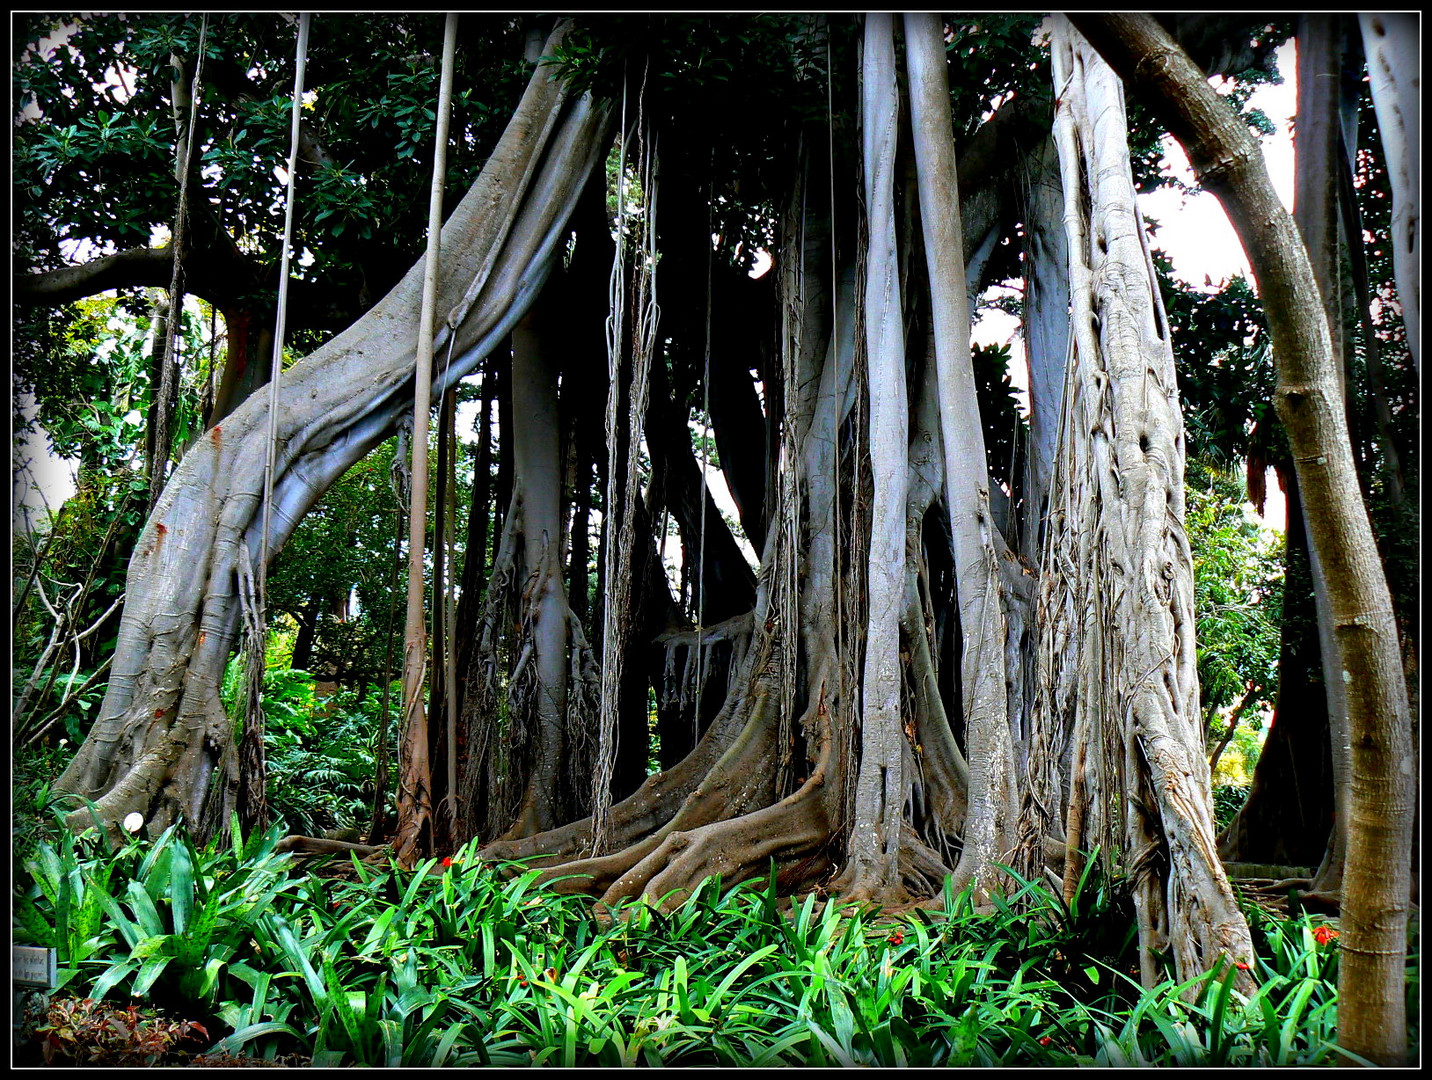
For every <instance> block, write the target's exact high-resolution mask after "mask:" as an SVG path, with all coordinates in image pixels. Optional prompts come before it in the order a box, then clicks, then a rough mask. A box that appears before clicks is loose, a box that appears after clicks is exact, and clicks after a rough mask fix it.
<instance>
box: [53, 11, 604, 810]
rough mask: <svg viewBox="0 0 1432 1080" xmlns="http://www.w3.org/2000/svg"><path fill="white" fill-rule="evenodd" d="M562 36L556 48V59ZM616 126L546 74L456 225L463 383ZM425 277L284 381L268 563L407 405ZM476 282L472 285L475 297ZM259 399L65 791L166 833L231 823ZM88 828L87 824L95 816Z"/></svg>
mask: <svg viewBox="0 0 1432 1080" xmlns="http://www.w3.org/2000/svg"><path fill="white" fill-rule="evenodd" d="M562 32H563V30H562V29H561V28H559V30H558V31H557V32H556V33H555V34H554V40H553V41H549V48H551V47H552V46H553V44H554V43H555V40H556V38H558V37H559V36H560V34H561V33H562ZM609 131H610V127H609V118H608V114H607V110H606V109H605V108H603V107H599V106H597V105H596V104H595V103H594V102H593V101H592V100H591V99H590V98H586V97H582V98H578V97H576V96H574V95H572V94H571V92H570V91H569V89H568V88H567V87H566V86H564V85H563V84H562V83H561V82H560V81H559V80H557V79H555V78H553V77H552V75H551V69H549V68H546V67H539V68H538V69H537V71H536V73H535V74H534V76H533V78H532V81H531V82H530V83H529V85H528V88H527V91H526V92H525V94H524V96H523V99H522V102H521V103H520V104H519V106H518V108H517V110H516V111H515V113H514V115H513V118H512V120H511V122H510V123H509V125H508V127H507V130H506V131H505V132H504V134H503V137H502V139H501V140H500V141H499V143H498V146H497V147H496V149H495V150H494V151H493V154H492V156H491V158H490V159H489V160H488V163H487V165H486V166H485V167H484V169H483V172H482V175H481V176H480V177H479V179H478V180H477V182H476V183H475V184H474V185H473V188H472V189H471V190H470V191H469V192H468V193H467V195H466V196H465V197H464V198H463V199H462V201H461V202H460V203H459V204H458V206H457V207H456V208H455V209H454V211H453V213H452V215H451V216H450V217H449V220H448V222H447V224H446V226H444V229H443V250H444V251H446V252H448V253H449V254H450V259H448V258H445V259H444V264H443V267H442V274H441V278H440V281H439V310H447V309H449V308H453V307H458V308H459V311H458V313H457V317H456V319H455V320H454V321H455V322H456V324H457V329H456V331H455V333H454V332H453V331H452V330H450V329H448V328H444V329H442V330H440V331H439V333H438V335H437V342H436V344H437V347H438V348H440V349H442V348H446V347H447V345H448V339H449V337H450V336H453V337H454V340H453V341H452V348H453V363H452V366H451V367H450V368H449V369H448V370H447V372H446V379H445V380H443V381H441V385H439V386H437V387H436V389H437V390H438V391H439V392H441V391H442V390H444V389H446V386H447V385H448V384H450V383H452V382H455V381H456V380H458V379H460V378H462V377H463V376H465V375H466V374H467V373H468V372H469V371H470V370H471V369H472V368H473V367H474V366H475V365H476V363H477V362H478V361H479V360H480V359H481V358H482V357H483V356H484V355H485V354H486V353H487V352H488V351H489V350H490V349H492V348H493V347H494V346H495V345H496V344H497V342H498V341H500V340H501V338H502V336H503V335H504V334H505V333H506V332H507V331H508V330H509V329H510V327H511V326H512V325H513V324H515V323H516V321H517V319H518V318H520V317H521V315H522V314H523V313H524V311H525V310H526V308H527V306H528V305H529V304H530V303H531V301H532V299H533V298H534V297H535V295H536V294H537V292H538V290H539V289H540V288H541V286H542V284H543V282H544V281H545V279H546V277H547V275H548V273H549V272H550V270H551V267H552V265H553V262H554V260H555V259H556V258H558V257H560V244H561V242H562V240H563V239H564V238H565V231H564V230H565V225H566V221H567V219H568V217H569V216H570V213H571V210H572V207H573V206H574V204H575V202H576V199H577V196H578V194H579V193H580V191H581V188H582V185H583V184H584V182H585V180H586V177H587V175H588V174H589V173H590V171H591V169H592V168H593V167H594V165H595V164H596V163H597V162H598V161H600V160H601V157H602V154H603V151H604V149H605V146H604V136H605V135H606V133H607V132H609ZM420 286H421V267H415V268H413V269H412V270H410V271H409V273H408V274H407V275H406V276H405V277H404V279H403V280H402V281H401V282H400V283H399V284H398V285H397V286H395V287H394V289H393V290H392V291H391V292H390V293H389V294H388V296H387V297H385V298H384V299H383V300H382V301H381V302H380V303H379V304H378V305H377V306H376V307H374V308H373V310H371V311H370V312H369V313H368V314H367V315H366V316H364V317H363V318H362V319H360V320H359V321H358V322H357V323H355V324H354V325H353V326H352V327H350V328H349V329H348V330H347V331H345V332H344V333H342V334H340V335H338V336H337V337H336V338H334V339H333V340H332V341H331V342H329V343H328V344H327V345H325V346H323V347H322V348H321V349H319V350H317V351H316V352H315V353H313V354H312V355H310V356H309V357H307V358H306V359H304V360H303V361H301V362H300V363H298V364H296V365H295V366H294V367H293V368H292V369H290V371H289V372H287V373H286V374H287V376H288V378H287V380H286V388H285V392H284V395H283V401H282V403H281V411H280V416H279V441H280V447H281V449H280V454H279V459H278V472H277V474H276V476H275V480H274V506H273V529H274V535H273V536H272V537H271V538H270V544H269V552H270V557H271V558H272V557H274V556H276V555H277V554H278V552H279V551H281V549H282V547H283V544H284V542H285V541H287V539H288V538H289V536H290V535H292V532H293V529H294V527H295V526H296V525H297V523H298V521H299V520H300V519H301V518H302V516H303V515H304V513H306V512H307V510H308V509H309V508H310V507H311V506H312V505H313V504H314V503H315V502H316V501H317V500H318V498H319V497H320V496H321V495H322V494H323V492H324V491H326V490H327V488H328V487H329V486H330V485H331V484H332V483H333V482H334V481H335V480H337V479H338V477H340V476H341V475H342V474H343V472H344V471H345V470H346V469H347V468H348V467H349V466H350V465H352V464H353V463H354V462H356V461H358V460H359V459H360V458H361V457H363V455H365V454H366V453H367V452H368V451H369V450H371V449H372V448H373V447H374V446H376V445H377V444H378V443H379V442H381V441H382V440H383V439H385V438H387V437H388V436H389V435H390V434H391V433H392V432H393V431H394V430H396V428H397V425H398V423H399V421H400V419H401V418H402V417H403V415H404V414H405V413H407V412H409V411H410V410H411V403H412V400H413V394H414V384H413V374H412V373H413V362H414V355H415V351H416V343H415V341H414V338H413V334H412V328H413V327H414V326H415V325H416V322H417V317H418V307H419V299H420V297H419V291H420ZM474 286H476V287H475V288H474ZM262 406H263V403H262V402H254V401H252V400H250V401H249V402H247V403H245V404H244V405H243V406H241V407H239V408H238V409H237V410H235V412H234V413H232V414H231V415H230V416H229V417H228V418H227V419H226V420H225V421H224V422H223V423H222V424H220V425H216V426H215V427H213V428H211V429H210V431H209V432H207V433H206V434H205V436H204V438H203V439H201V440H200V441H199V442H198V443H197V444H196V445H195V446H194V447H193V448H192V449H191V450H190V451H189V453H188V454H187V455H186V456H185V458H184V460H183V462H181V464H180V466H179V468H178V469H177V470H176V472H175V474H174V476H173V477H172V478H171V480H170V482H169V484H168V486H167V487H166V489H165V492H164V494H163V495H162V496H161V497H160V500H159V503H158V504H157V505H156V507H155V511H154V513H153V514H152V515H151V517H150V520H149V522H148V523H147V524H146V525H145V528H144V530H143V531H142V532H141V534H140V539H139V542H138V545H137V546H136V549H135V553H134V556H133V558H132V560H131V562H130V568H129V577H128V584H127V599H126V604H125V609H124V614H123V616H122V619H121V624H120V631H119V639H118V643H117V646H116V652H115V660H114V666H113V669H112V675H111V679H110V683H109V688H108V690H107V692H106V695H105V700H104V703H103V704H102V705H101V707H100V711H99V716H98V718H97V720H96V722H95V724H94V726H93V728H92V729H91V732H90V735H89V737H88V738H87V739H86V741H85V744H84V745H83V746H82V747H81V748H80V751H79V753H78V754H77V755H76V757H75V759H74V760H73V761H72V762H71V764H70V766H69V768H68V769H66V771H65V773H64V775H63V776H61V777H60V779H59V781H58V782H57V788H58V789H59V790H61V791H64V792H66V793H68V794H72V795H78V796H82V797H85V798H89V799H93V800H95V801H96V803H97V805H98V809H99V813H100V815H101V818H102V820H104V821H105V822H107V823H113V822H116V821H118V820H120V819H122V818H123V817H124V816H125V815H126V814H128V813H129V812H131V811H138V812H140V813H141V814H143V815H144V816H145V817H146V818H147V819H148V828H149V829H150V830H151V831H156V832H157V831H159V830H162V829H163V828H164V827H166V826H167V825H169V824H170V823H172V822H173V821H174V820H176V819H177V818H178V817H180V816H181V815H182V816H183V817H185V818H186V819H187V820H188V821H189V822H190V824H191V826H192V827H194V828H195V829H196V831H197V832H199V833H200V834H201V835H212V834H214V833H215V832H218V831H220V830H221V829H222V828H223V827H224V826H225V824H226V822H227V819H228V812H229V809H230V807H231V805H232V797H233V785H234V782H235V779H236V776H235V762H234V759H233V753H232V751H233V746H232V742H233V740H232V733H231V727H230V723H229V720H228V718H227V717H226V716H225V715H224V711H223V708H222V706H221V704H220V701H219V690H218V688H219V683H220V679H221V677H222V674H223V667H224V663H225V661H226V660H227V658H228V655H229V653H230V651H231V648H232V645H233V642H234V636H235V630H236V624H237V618H238V606H237V593H236V571H237V567H238V548H239V545H241V544H243V545H247V546H248V548H249V550H250V553H251V555H254V556H256V555H257V552H258V550H259V535H258V532H259V523H258V509H259V501H260V495H261V491H262V485H263V466H264V458H265V455H266V440H265V435H266V432H265V430H264V427H265V419H266V417H265V410H264V408H263V407H262ZM70 820H71V823H72V824H73V825H74V826H75V827H77V828H83V827H85V825H87V824H88V823H89V821H90V818H89V814H88V812H87V811H86V810H84V809H81V810H80V811H78V812H77V813H76V814H73V815H72V816H71V818H70Z"/></svg>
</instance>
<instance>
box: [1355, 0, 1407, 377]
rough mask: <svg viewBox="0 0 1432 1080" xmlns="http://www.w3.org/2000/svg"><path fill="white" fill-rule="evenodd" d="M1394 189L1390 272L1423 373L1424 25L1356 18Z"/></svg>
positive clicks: (1384, 16)
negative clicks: (1421, 48) (1421, 79)
mask: <svg viewBox="0 0 1432 1080" xmlns="http://www.w3.org/2000/svg"><path fill="white" fill-rule="evenodd" d="M1357 18H1358V24H1359V25H1360V26H1361V28H1362V46H1363V51H1364V52H1365V53H1366V54H1367V69H1368V75H1369V76H1370V80H1371V83H1372V106H1373V109H1374V110H1375V111H1376V113H1377V126H1378V129H1379V131H1380V132H1381V134H1382V151H1383V156H1384V157H1385V158H1386V160H1387V178H1388V181H1389V183H1390V184H1391V186H1392V267H1393V273H1394V274H1395V275H1396V278H1397V298H1398V300H1399V301H1400V302H1401V304H1402V319H1403V322H1404V323H1406V325H1407V347H1408V348H1409V349H1410V350H1411V351H1412V363H1413V364H1414V365H1415V366H1416V367H1417V370H1418V372H1419V373H1420V372H1421V370H1422V362H1421V355H1422V276H1421V274H1422V185H1421V176H1422V166H1421V161H1422V157H1421V153H1422V145H1421V135H1422V130H1421V127H1420V126H1419V125H1420V120H1421V115H1420V114H1421V101H1422V94H1421V85H1420V82H1419V78H1418V73H1419V71H1420V70H1421V63H1420V57H1419V54H1418V44H1419V42H1420V41H1421V33H1420V31H1421V25H1420V23H1419V22H1418V19H1417V16H1416V15H1414V14H1412V13H1410V12H1401V13H1395V14H1389V13H1383V12H1379V13H1376V14H1366V13H1364V14H1360V15H1358V17H1357Z"/></svg>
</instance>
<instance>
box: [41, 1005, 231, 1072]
mask: <svg viewBox="0 0 1432 1080" xmlns="http://www.w3.org/2000/svg"><path fill="white" fill-rule="evenodd" d="M31 1031H32V1033H33V1036H34V1038H35V1039H36V1040H38V1041H39V1043H40V1048H41V1053H42V1054H43V1056H44V1059H45V1064H46V1065H104V1066H131V1067H132V1066H138V1065H155V1064H158V1063H159V1062H160V1060H161V1059H163V1058H164V1057H165V1056H166V1055H168V1054H170V1053H172V1052H173V1051H174V1050H175V1049H176V1048H178V1047H181V1046H182V1045H183V1044H185V1043H191V1044H196V1045H195V1048H196V1049H197V1048H198V1046H199V1045H202V1044H203V1043H206V1042H208V1041H209V1032H208V1031H207V1030H206V1029H205V1028H204V1026H203V1025H202V1024H199V1023H197V1022H195V1021H191V1020H178V1021H175V1020H166V1019H164V1018H163V1017H161V1016H159V1015H158V1014H157V1013H156V1012H155V1011H154V1010H153V1009H141V1008H140V1007H139V1006H138V1005H133V1004H131V1005H129V1006H125V1007H121V1006H118V1005H113V1004H109V1003H106V1002H102V1001H95V1000H94V999H93V998H61V999H59V1000H56V1001H52V1002H50V1006H49V1008H48V1009H47V1010H46V1012H45V1016H44V1019H43V1022H42V1023H40V1024H37V1025H35V1026H34V1027H33V1028H32V1029H31Z"/></svg>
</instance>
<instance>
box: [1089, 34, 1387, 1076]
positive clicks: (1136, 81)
mask: <svg viewBox="0 0 1432 1080" xmlns="http://www.w3.org/2000/svg"><path fill="white" fill-rule="evenodd" d="M1076 18H1077V20H1078V23H1079V25H1080V27H1081V29H1084V30H1085V32H1086V33H1088V34H1089V35H1091V40H1093V41H1094V43H1095V45H1096V46H1097V47H1098V48H1099V50H1100V51H1101V52H1102V53H1103V54H1104V55H1105V56H1106V57H1107V58H1108V59H1109V61H1110V63H1111V64H1113V65H1114V66H1115V67H1116V68H1117V69H1118V70H1119V71H1120V72H1122V73H1123V74H1124V76H1125V78H1126V79H1128V81H1129V83H1130V85H1131V86H1132V87H1133V88H1134V89H1135V90H1136V91H1137V92H1138V93H1140V94H1141V95H1143V97H1144V99H1145V100H1146V101H1148V103H1149V104H1150V106H1151V107H1152V108H1153V109H1154V111H1155V112H1156V114H1157V115H1159V116H1160V117H1161V119H1163V121H1164V122H1165V123H1167V124H1168V125H1169V129H1170V130H1171V131H1172V132H1173V134H1174V135H1175V137H1177V138H1178V139H1179V141H1180V142H1182V143H1183V145H1184V148H1185V149H1186V150H1187V152H1188V158H1189V162H1190V164H1191V165H1192V166H1193V169H1194V173H1195V175H1196V176H1197V177H1198V179H1199V182H1200V183H1202V184H1203V185H1204V186H1206V187H1207V188H1209V190H1211V191H1212V192H1213V193H1214V194H1215V195H1217V196H1218V198H1219V200H1220V201H1221V202H1222V203H1223V205H1224V209H1225V211H1226V212H1227V213H1228V216H1229V219H1230V220H1231V221H1232V222H1233V225H1234V228H1235V229H1236V230H1237V232H1238V236H1239V239H1240V240H1242V242H1243V246H1244V249H1245V250H1246V252H1247V253H1248V258H1249V262H1250V263H1251V264H1252V267H1253V272H1254V275H1255V276H1256V278H1257V280H1258V291H1259V294H1260V295H1261V296H1262V298H1263V304H1264V310H1265V312H1266V314H1267V318H1268V328H1269V332H1270V334H1271V337H1272V341H1273V359H1274V364H1275V366H1276V369H1277V380H1278V382H1277V391H1276V394H1275V398H1274V401H1275V405H1276V407H1277V410H1278V415H1279V417H1280V419H1282V421H1283V426H1284V427H1285V428H1286V429H1287V431H1288V440H1289V443H1290V444H1291V446H1292V450H1293V460H1294V463H1295V465H1296V467H1297V473H1298V482H1299V487H1300V489H1301V491H1302V494H1303V498H1304V500H1305V504H1306V507H1307V522H1308V528H1309V533H1310V536H1311V540H1312V548H1313V549H1314V550H1315V551H1317V552H1318V554H1319V556H1320V558H1321V561H1322V564H1323V566H1324V568H1325V569H1326V572H1327V582H1328V594H1329V600H1330V602H1331V607H1332V610H1333V613H1334V637H1335V644H1336V647H1337V656H1338V661H1339V663H1338V670H1339V671H1340V673H1341V676H1342V681H1343V683H1344V685H1345V687H1346V691H1347V697H1348V719H1349V728H1350V734H1351V742H1352V766H1353V778H1352V789H1351V796H1352V797H1351V799H1350V813H1349V818H1350V821H1349V824H1348V853H1347V861H1346V867H1345V870H1344V877H1343V904H1342V915H1343V922H1342V928H1343V936H1342V958H1341V961H1340V967H1339V975H1338V989H1339V1001H1340V1007H1339V1015H1338V1030H1339V1036H1340V1039H1339V1041H1340V1043H1341V1045H1342V1046H1343V1047H1345V1048H1346V1049H1348V1050H1351V1051H1353V1052H1354V1053H1358V1054H1362V1055H1363V1056H1365V1057H1368V1058H1370V1059H1371V1060H1373V1061H1376V1062H1379V1063H1383V1064H1393V1063H1397V1062H1401V1061H1404V1060H1406V1057H1407V1052H1408V1047H1407V1018H1406V1005H1405V992H1404V987H1403V979H1404V972H1403V968H1404V961H1405V957H1406V949H1407V911H1408V899H1409V897H1408V892H1409V886H1410V873H1409V856H1410V851H1411V846H1412V821H1413V811H1414V806H1413V786H1414V785H1413V781H1414V769H1413V760H1414V758H1413V749H1412V739H1411V725H1410V718H1409V712H1408V703H1407V687H1406V683H1405V682H1404V680H1403V673H1402V657H1401V654H1400V650H1399V647H1398V638H1397V625H1396V623H1395V621H1394V619H1393V614H1392V601H1391V598H1390V596H1389V593H1388V589H1387V581H1386V578H1385V577H1384V576H1383V571H1382V566H1381V564H1380V562H1379V559H1378V553H1377V547H1376V544H1375V543H1374V541H1373V536H1372V527H1371V524H1370V523H1369V521H1368V517H1367V511H1366V509H1365V508H1364V506H1363V503H1362V494H1361V491H1360V490H1359V487H1358V482H1357V474H1356V471H1355V468H1354V465H1353V460H1352V449H1351V446H1350V444H1349V441H1348V434H1347V424H1346V419H1345V414H1344V412H1343V410H1342V408H1341V405H1342V403H1341V400H1340V397H1339V394H1338V387H1337V371H1336V369H1335V368H1334V367H1333V363H1332V347H1331V340H1330V337H1329V334H1328V326H1327V320H1326V319H1325V318H1323V317H1322V314H1321V311H1322V305H1321V303H1320V302H1319V298H1318V293H1317V283H1316V281H1315V280H1314V278H1313V272H1312V268H1311V266H1310V265H1309V262H1308V255H1307V252H1306V251H1305V250H1304V248H1303V245H1302V243H1301V241H1300V240H1299V237H1298V233H1297V229H1296V226H1295V225H1294V224H1293V221H1292V219H1291V218H1290V217H1289V215H1288V214H1287V212H1286V211H1284V209H1283V207H1282V204H1281V203H1280V202H1279V201H1278V196H1277V194H1276V193H1275V192H1274V190H1273V187H1272V185H1271V183H1270V182H1269V180H1268V174H1267V170H1266V169H1265V168H1264V165H1263V158H1262V155H1261V154H1260V153H1259V150H1258V146H1257V144H1256V143H1255V142H1254V141H1253V139H1252V137H1251V136H1250V135H1249V133H1248V130H1247V127H1246V126H1245V125H1244V124H1243V121H1242V120H1241V119H1239V118H1238V117H1237V116H1236V115H1235V114H1234V113H1233V112H1232V111H1231V110H1230V109H1229V108H1228V105H1227V103H1226V102H1225V101H1223V100H1222V99H1221V98H1220V97H1219V96H1218V94H1217V93H1216V92H1215V91H1214V90H1213V89H1212V88H1211V87H1210V86H1209V85H1208V82H1207V80H1206V79H1205V78H1204V75H1203V72H1201V71H1199V69H1198V68H1197V67H1196V66H1194V64H1193V63H1192V62H1191V61H1190V60H1189V59H1188V57H1187V56H1186V55H1184V53H1183V51H1182V50H1181V49H1180V48H1179V47H1178V45H1177V43H1175V42H1174V41H1173V40H1172V39H1170V38H1169V37H1168V35H1167V34H1166V33H1165V32H1164V31H1162V30H1161V29H1160V28H1159V27H1158V25H1157V24H1156V23H1154V22H1153V20H1151V19H1149V18H1147V17H1144V16H1136V15H1132V16H1131V15H1104V16H1090V15H1081V16H1077V17H1076Z"/></svg>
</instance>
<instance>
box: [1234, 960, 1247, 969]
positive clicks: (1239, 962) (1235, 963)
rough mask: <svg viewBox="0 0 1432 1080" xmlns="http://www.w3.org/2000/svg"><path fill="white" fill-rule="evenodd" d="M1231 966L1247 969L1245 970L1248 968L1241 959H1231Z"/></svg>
mask: <svg viewBox="0 0 1432 1080" xmlns="http://www.w3.org/2000/svg"><path fill="white" fill-rule="evenodd" d="M1233 966H1234V967H1236V968H1237V969H1238V970H1239V971H1247V970H1248V965H1247V964H1245V963H1244V962H1243V961H1242V960H1235V961H1233Z"/></svg>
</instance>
